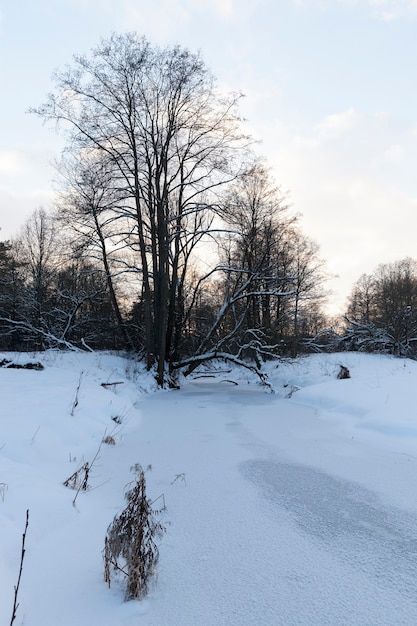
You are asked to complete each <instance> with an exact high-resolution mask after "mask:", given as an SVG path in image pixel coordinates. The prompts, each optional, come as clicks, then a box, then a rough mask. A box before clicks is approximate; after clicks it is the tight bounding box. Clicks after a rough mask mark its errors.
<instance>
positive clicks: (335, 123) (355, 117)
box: [314, 107, 360, 139]
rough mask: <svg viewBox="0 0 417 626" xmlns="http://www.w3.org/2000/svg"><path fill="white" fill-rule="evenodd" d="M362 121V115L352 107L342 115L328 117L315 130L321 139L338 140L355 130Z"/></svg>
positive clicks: (335, 114) (336, 114)
mask: <svg viewBox="0 0 417 626" xmlns="http://www.w3.org/2000/svg"><path fill="white" fill-rule="evenodd" d="M359 120H360V115H359V114H358V113H357V111H356V110H355V109H354V108H353V107H351V108H350V109H348V110H347V111H343V112H342V113H334V114H332V115H328V116H327V117H326V118H325V119H324V120H323V121H322V122H320V123H319V124H317V125H316V126H315V128H314V130H315V131H316V133H318V135H319V137H321V138H323V139H338V138H339V137H341V136H342V135H344V134H345V133H347V132H349V131H351V130H352V129H353V128H355V127H356V126H357V124H358V122H359Z"/></svg>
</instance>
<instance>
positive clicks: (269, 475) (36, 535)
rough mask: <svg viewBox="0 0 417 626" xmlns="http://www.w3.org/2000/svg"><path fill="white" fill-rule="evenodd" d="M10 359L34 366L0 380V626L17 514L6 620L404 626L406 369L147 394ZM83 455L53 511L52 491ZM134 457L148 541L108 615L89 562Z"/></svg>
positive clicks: (413, 523) (244, 378)
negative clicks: (152, 540) (145, 554)
mask: <svg viewBox="0 0 417 626" xmlns="http://www.w3.org/2000/svg"><path fill="white" fill-rule="evenodd" d="M3 358H9V359H10V358H11V356H10V355H8V354H4V355H0V361H1V360H2V359H3ZM13 359H14V361H15V362H16V363H26V362H28V361H39V362H41V363H42V364H43V365H44V369H43V370H41V371H38V370H26V369H9V368H0V385H1V387H0V388H1V404H0V424H1V426H0V529H1V532H0V581H1V585H0V623H1V624H2V625H3V624H4V625H5V626H8V625H9V623H10V620H11V616H12V608H13V597H14V585H15V584H16V581H17V575H18V570H19V564H20V551H21V541H22V532H23V530H24V525H25V516H26V510H29V527H28V530H27V535H26V554H25V559H24V566H23V573H22V578H21V583H20V589H19V595H18V601H19V607H18V609H17V617H16V620H15V622H14V626H18V625H21V624H24V625H25V626H98V625H99V626H133V625H135V626H258V625H259V626H278V625H282V626H326V625H328V626H343V625H352V626H353V625H354V626H365V625H369V626H384V625H390V626H391V625H392V626H394V625H395V626H397V625H400V624H401V626H415V625H416V624H417V385H416V381H417V363H416V362H412V361H408V360H399V359H394V358H390V357H381V356H371V355H360V354H353V353H345V354H335V355H312V356H309V357H305V358H302V359H300V360H297V361H293V362H288V363H275V364H270V365H269V366H268V367H269V370H270V381H271V382H272V385H273V387H274V389H275V393H274V394H272V393H271V392H270V391H269V390H265V388H262V387H260V386H259V384H258V383H257V380H256V379H255V378H253V377H252V375H251V374H249V373H248V372H247V371H244V370H235V369H234V370H233V371H227V372H225V371H224V372H222V373H217V374H215V375H212V376H210V377H208V376H207V375H205V376H204V377H195V378H193V379H192V380H187V381H185V382H184V385H183V387H182V389H181V390H179V391H157V390H156V389H155V385H154V383H153V381H152V379H151V377H150V376H149V374H146V373H145V372H144V371H143V369H142V368H141V366H140V365H137V364H134V363H132V362H128V361H125V360H124V359H123V358H121V357H118V356H114V355H109V354H101V353H100V354H64V353H56V352H49V353H44V354H36V355H33V354H32V355H28V354H19V355H13ZM340 364H343V365H345V366H346V367H348V368H349V370H350V374H351V378H349V379H346V380H338V379H337V377H336V376H337V372H338V370H339V366H340ZM223 367H224V366H223ZM224 369H227V368H225V367H224ZM102 383H105V384H107V386H104V387H103V386H102ZM108 383H120V384H114V385H108ZM236 383H238V384H236ZM105 436H111V437H113V438H114V440H115V445H107V444H102V445H101V446H100V444H101V442H102V440H103V438H104V437H105ZM97 452H98V455H97V458H96V459H95V461H94V464H93V467H92V470H91V473H90V476H89V484H90V489H89V490H88V491H87V492H80V493H79V494H78V495H77V496H76V499H75V503H74V504H73V501H74V497H75V495H76V492H74V491H73V490H70V489H68V488H67V487H65V486H64V485H63V482H64V481H65V480H66V479H67V478H68V477H69V476H70V475H71V474H73V472H74V471H75V470H76V469H78V468H79V467H80V466H81V465H82V464H83V463H85V462H87V461H88V462H91V461H92V460H93V459H94V458H95V456H96V454H97ZM135 463H140V464H141V465H142V466H143V467H144V468H145V467H147V466H148V465H151V466H152V469H151V470H150V471H148V472H147V486H148V495H149V497H151V498H152V499H157V498H158V497H159V496H161V498H160V499H159V500H158V502H162V500H165V504H166V512H165V513H164V514H163V518H162V521H163V523H164V524H165V525H166V529H167V530H166V533H165V535H164V537H163V539H162V540H161V543H160V562H159V566H158V575H157V577H156V579H155V583H154V585H153V587H152V590H151V592H150V594H149V595H148V596H147V597H146V598H145V599H144V600H143V601H141V602H139V601H131V602H127V603H126V602H124V601H123V590H122V589H121V588H120V587H119V586H117V585H114V586H112V587H111V588H110V589H108V587H107V586H106V584H105V582H104V580H103V561H102V550H103V547H104V536H105V533H106V529H107V527H108V525H109V524H110V523H111V521H112V520H113V518H114V516H115V515H116V514H117V513H119V512H120V511H121V510H122V509H123V507H124V497H123V493H124V489H125V487H126V485H127V483H129V481H130V480H131V479H132V473H131V471H130V468H131V467H132V466H133V465H134V464H135ZM162 496H163V497H162Z"/></svg>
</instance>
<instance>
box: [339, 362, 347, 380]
mask: <svg viewBox="0 0 417 626" xmlns="http://www.w3.org/2000/svg"><path fill="white" fill-rule="evenodd" d="M337 378H338V379H339V380H343V379H345V378H350V372H349V370H348V368H347V367H345V366H344V365H341V366H340V369H339V373H338V375H337Z"/></svg>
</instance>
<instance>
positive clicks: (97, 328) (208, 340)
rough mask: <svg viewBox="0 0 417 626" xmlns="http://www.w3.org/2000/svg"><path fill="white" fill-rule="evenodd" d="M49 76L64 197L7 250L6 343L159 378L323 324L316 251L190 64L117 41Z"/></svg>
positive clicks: (47, 112)
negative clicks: (100, 355) (111, 362)
mask: <svg viewBox="0 0 417 626" xmlns="http://www.w3.org/2000/svg"><path fill="white" fill-rule="evenodd" d="M54 80H55V91H54V93H52V94H50V95H49V96H48V98H47V100H46V102H45V104H44V105H42V106H41V107H39V108H38V109H35V110H34V113H35V114H37V115H38V116H40V117H41V118H42V120H43V121H46V122H51V123H53V124H54V125H55V126H56V127H57V128H58V129H59V130H60V131H61V132H62V133H64V134H65V135H66V137H67V145H66V148H65V150H64V152H63V154H62V158H61V161H60V164H59V172H60V178H61V194H60V198H59V202H58V203H57V206H56V208H55V210H54V211H53V213H48V214H47V213H46V212H44V211H42V210H38V211H37V212H36V213H35V214H34V215H33V216H32V218H31V219H30V220H29V222H28V223H27V224H26V226H25V228H24V229H23V232H22V234H21V236H19V237H18V238H16V240H15V241H13V242H3V243H2V244H1V249H0V254H1V258H0V289H1V293H0V317H1V321H0V323H1V327H0V332H1V335H0V343H1V347H2V349H31V348H44V347H48V346H51V345H62V346H78V347H84V348H85V347H90V348H91V349H96V348H123V349H128V350H132V351H135V352H137V353H140V354H141V355H142V356H143V358H144V359H145V360H146V363H147V366H148V367H149V368H155V370H156V372H157V378H158V382H159V383H160V384H163V383H164V381H165V380H166V379H167V377H168V378H169V377H170V376H172V374H173V372H174V371H175V370H176V369H178V368H183V369H184V367H187V368H188V371H191V370H192V369H193V368H194V367H195V366H196V365H198V363H201V362H202V361H205V360H207V359H211V358H214V357H216V356H227V358H230V359H233V360H235V362H242V363H244V362H245V360H246V359H247V357H251V359H252V362H254V363H255V366H256V367H258V366H259V364H260V362H261V360H262V359H263V358H265V357H267V356H270V355H276V354H279V353H292V354H295V353H296V352H297V350H298V348H299V346H300V345H301V342H302V340H303V338H305V337H310V336H312V335H314V334H315V333H316V332H317V331H318V330H319V329H320V328H322V326H323V323H324V322H323V314H322V304H323V301H324V298H325V290H324V286H323V285H324V281H325V272H324V263H323V261H322V260H321V259H320V258H319V255H318V249H317V245H316V244H315V243H314V242H313V241H311V240H310V239H309V238H308V237H306V236H305V235H304V234H303V233H302V231H301V229H300V227H299V225H298V223H297V219H296V216H295V215H294V214H293V213H292V212H291V211H290V209H289V208H288V206H287V204H286V200H285V197H284V196H283V194H282V193H281V191H280V189H279V187H277V186H276V184H275V183H274V181H273V180H272V178H271V175H270V173H269V171H268V168H267V166H266V165H265V164H264V163H263V162H262V161H260V160H259V159H258V158H256V157H255V156H254V154H253V152H252V146H253V143H254V142H253V140H252V138H251V137H250V136H249V135H248V134H247V133H246V131H245V128H244V125H243V122H242V120H241V119H240V116H239V111H238V103H239V99H240V96H239V95H236V94H232V95H225V94H223V93H221V92H220V91H219V89H218V87H217V85H216V82H215V80H214V79H213V77H212V76H211V74H210V72H209V71H208V69H207V67H206V66H205V64H204V63H203V61H202V59H201V58H200V56H199V55H195V54H192V53H191V52H189V51H188V50H185V49H182V48H181V47H179V46H174V47H167V48H159V47H156V46H153V45H151V44H150V43H149V42H148V41H147V40H146V39H145V38H141V37H138V36H137V35H136V34H134V33H130V34H125V35H116V34H115V35H113V36H112V37H111V38H110V39H108V40H105V41H102V42H101V43H100V44H99V46H97V47H96V48H95V49H94V50H93V51H92V52H91V54H90V55H89V56H77V57H74V64H73V67H68V68H66V69H65V70H64V71H62V72H56V74H55V76H54Z"/></svg>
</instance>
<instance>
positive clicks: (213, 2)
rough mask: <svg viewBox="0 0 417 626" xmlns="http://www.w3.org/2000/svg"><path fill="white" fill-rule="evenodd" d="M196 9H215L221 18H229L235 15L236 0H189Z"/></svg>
mask: <svg viewBox="0 0 417 626" xmlns="http://www.w3.org/2000/svg"><path fill="white" fill-rule="evenodd" d="M189 4H190V5H191V6H192V7H193V8H194V9H213V10H214V11H215V12H216V13H218V14H219V15H220V16H221V17H224V18H229V17H231V16H232V15H233V13H234V10H235V7H234V0H189Z"/></svg>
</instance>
